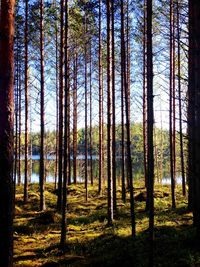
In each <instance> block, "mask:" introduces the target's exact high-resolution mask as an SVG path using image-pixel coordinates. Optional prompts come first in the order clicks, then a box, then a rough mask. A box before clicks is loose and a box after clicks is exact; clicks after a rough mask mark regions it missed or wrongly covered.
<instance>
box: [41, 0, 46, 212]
mask: <svg viewBox="0 0 200 267" xmlns="http://www.w3.org/2000/svg"><path fill="white" fill-rule="evenodd" d="M40 75H41V76H40V90H41V92H40V94H41V99H40V210H45V209H46V207H45V196H44V190H45V185H44V184H45V166H44V135H45V132H44V131H45V129H44V0H41V1H40Z"/></svg>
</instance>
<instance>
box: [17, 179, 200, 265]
mask: <svg viewBox="0 0 200 267" xmlns="http://www.w3.org/2000/svg"><path fill="white" fill-rule="evenodd" d="M142 191H144V187H143V185H141V184H139V183H137V184H136V185H135V195H138V194H139V193H140V192H142ZM22 192H23V188H22V187H18V188H17V193H16V210H15V212H16V215H15V222H14V225H15V228H14V231H15V233H14V254H15V256H14V262H15V263H14V266H15V267H19V266H24V267H26V266H27V267H28V266H46V267H47V266H49V267H50V266H70V267H76V266H94V267H96V266H97V267H98V266H99V267H100V266H102V267H106V266H122V267H126V266H127V267H128V266H136V267H140V266H141V267H142V266H148V250H149V246H148V214H147V213H146V212H145V202H139V201H136V202H135V209H136V231H137V237H136V240H135V241H134V242H133V240H132V237H131V220H130V205H129V196H128V192H127V202H126V204H124V203H123V202H122V201H121V193H120V191H118V192H117V194H118V195H117V197H118V212H117V214H116V219H115V221H114V225H113V227H108V226H107V200H106V189H104V190H103V192H102V195H101V196H99V195H98V193H97V186H94V187H91V186H90V187H89V198H88V201H87V203H86V202H85V189H84V185H82V184H81V185H76V186H75V185H71V186H69V194H68V204H67V207H68V212H67V224H68V225H67V248H66V251H65V252H61V251H60V249H59V241H60V221H61V215H60V214H59V213H58V212H56V199H57V196H56V191H55V190H54V188H53V185H52V184H47V185H46V193H45V197H46V205H47V210H48V211H52V212H51V213H50V218H51V216H52V220H50V221H48V219H47V221H42V219H41V218H42V217H41V214H42V213H41V212H39V211H38V210H39V188H38V185H37V184H31V185H30V186H29V200H28V203H27V204H23V195H22ZM155 192H156V193H155V243H154V254H155V255H154V256H155V257H154V259H155V261H154V265H155V266H162V267H164V266H179V267H186V266H200V245H199V243H198V240H196V239H195V229H194V228H193V227H192V214H191V213H190V212H188V211H187V200H186V198H184V197H183V196H182V194H181V188H179V187H177V190H176V197H177V199H176V200H177V208H176V209H174V210H172V209H171V200H170V187H169V186H161V185H156V187H155ZM163 192H164V193H166V194H163ZM167 193H168V194H167ZM198 264H199V265H198Z"/></svg>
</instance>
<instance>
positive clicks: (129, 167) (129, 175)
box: [121, 0, 135, 238]
mask: <svg viewBox="0 0 200 267" xmlns="http://www.w3.org/2000/svg"><path fill="white" fill-rule="evenodd" d="M121 32H122V69H123V76H124V89H125V90H124V95H125V114H126V135H127V137H126V138H127V141H126V149H127V179H128V182H129V190H130V209H131V226H132V237H133V238H134V237H135V211H134V194H133V172H132V158H131V132H130V108H129V107H130V103H129V102H130V98H129V96H128V95H129V92H128V82H127V68H126V51H125V50H126V47H125V34H124V4H123V0H121Z"/></svg>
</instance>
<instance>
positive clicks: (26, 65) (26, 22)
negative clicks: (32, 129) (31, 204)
mask: <svg viewBox="0 0 200 267" xmlns="http://www.w3.org/2000/svg"><path fill="white" fill-rule="evenodd" d="M28 145H29V138H28V0H26V8H25V152H24V153H25V169H24V202H25V203H26V202H27V200H28Z"/></svg>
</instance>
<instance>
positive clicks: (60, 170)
mask: <svg viewBox="0 0 200 267" xmlns="http://www.w3.org/2000/svg"><path fill="white" fill-rule="evenodd" d="M60 8H61V13H60V16H61V17H60V67H59V144H58V145H59V146H58V159H59V163H58V199H57V208H58V210H61V206H62V185H63V182H62V178H63V64H64V44H63V43H64V0H60Z"/></svg>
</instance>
